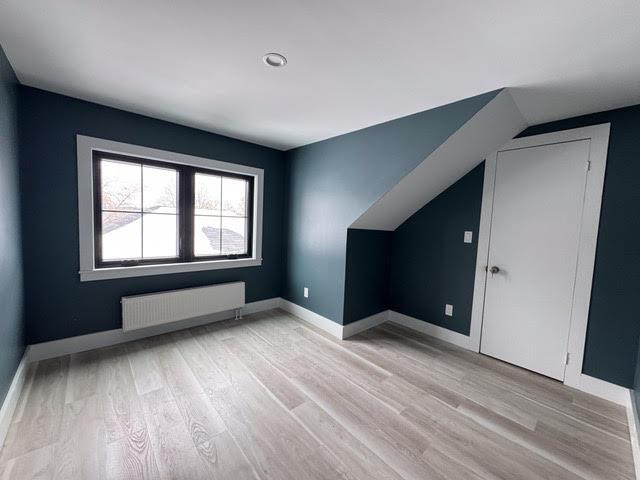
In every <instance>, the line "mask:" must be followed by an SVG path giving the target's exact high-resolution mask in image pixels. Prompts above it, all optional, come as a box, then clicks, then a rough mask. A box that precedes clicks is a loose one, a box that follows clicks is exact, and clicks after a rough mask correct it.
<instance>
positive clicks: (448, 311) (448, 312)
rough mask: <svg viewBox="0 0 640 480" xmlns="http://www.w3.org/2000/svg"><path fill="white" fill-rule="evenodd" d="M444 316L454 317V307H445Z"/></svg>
mask: <svg viewBox="0 0 640 480" xmlns="http://www.w3.org/2000/svg"><path fill="white" fill-rule="evenodd" d="M444 314H445V315H446V316H447V317H453V305H449V304H448V303H447V304H446V305H445V306H444Z"/></svg>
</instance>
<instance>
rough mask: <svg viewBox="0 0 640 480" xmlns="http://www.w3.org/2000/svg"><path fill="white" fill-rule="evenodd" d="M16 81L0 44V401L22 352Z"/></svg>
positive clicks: (22, 322)
mask: <svg viewBox="0 0 640 480" xmlns="http://www.w3.org/2000/svg"><path fill="white" fill-rule="evenodd" d="M19 171H20V168H19V162H18V82H17V79H16V76H15V74H14V73H13V70H12V68H11V65H9V61H8V60H7V57H6V56H5V54H4V51H3V50H2V47H0V404H2V402H3V401H4V397H5V396H6V394H7V390H8V389H9V385H11V381H12V380H13V375H14V373H15V371H16V368H17V366H18V364H19V363H20V358H21V357H22V354H23V352H24V345H25V341H24V317H23V304H24V303H23V278H22V245H21V235H20V194H19V188H20V178H19Z"/></svg>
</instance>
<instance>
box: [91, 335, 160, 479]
mask: <svg viewBox="0 0 640 480" xmlns="http://www.w3.org/2000/svg"><path fill="white" fill-rule="evenodd" d="M100 353H101V355H100V375H99V379H98V395H99V396H100V400H101V403H102V415H103V417H104V425H105V437H106V443H107V446H106V460H105V470H106V476H107V478H112V477H113V478H132V479H133V478H140V479H155V478H159V472H158V468H157V465H156V462H155V457H154V453H153V452H152V446H151V439H150V438H149V430H148V427H147V424H146V421H145V418H144V412H143V409H142V405H141V402H140V399H139V397H138V395H137V392H136V388H135V383H134V380H133V374H132V372H131V368H130V364H129V361H128V358H127V350H126V347H124V346H117V347H111V348H107V349H103V350H101V352H100Z"/></svg>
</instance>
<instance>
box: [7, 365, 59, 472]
mask: <svg viewBox="0 0 640 480" xmlns="http://www.w3.org/2000/svg"><path fill="white" fill-rule="evenodd" d="M68 367H69V357H60V358H54V359H51V360H44V361H42V362H38V365H37V367H36V371H35V375H34V378H33V385H32V386H31V389H30V391H29V396H28V398H27V399H26V403H25V407H24V413H23V415H22V419H21V420H20V421H19V422H16V423H13V424H12V425H11V426H10V428H9V431H8V433H7V438H6V440H5V448H4V449H3V452H2V456H1V458H0V462H5V461H6V460H8V459H10V458H14V457H17V456H20V455H24V454H25V453H28V452H30V451H32V450H37V449H40V448H42V447H45V446H49V445H53V444H54V443H55V442H57V441H58V437H59V433H60V425H61V421H62V414H63V408H64V399H65V390H66V382H67V373H68Z"/></svg>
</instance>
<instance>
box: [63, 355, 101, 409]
mask: <svg viewBox="0 0 640 480" xmlns="http://www.w3.org/2000/svg"><path fill="white" fill-rule="evenodd" d="M99 362H100V359H99V355H98V351H97V350H90V351H88V352H80V353H74V354H72V355H69V375H68V378H67V390H66V393H65V403H73V402H75V401H77V400H80V399H83V398H86V397H90V396H92V395H95V394H96V392H97V386H98V365H99Z"/></svg>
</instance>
